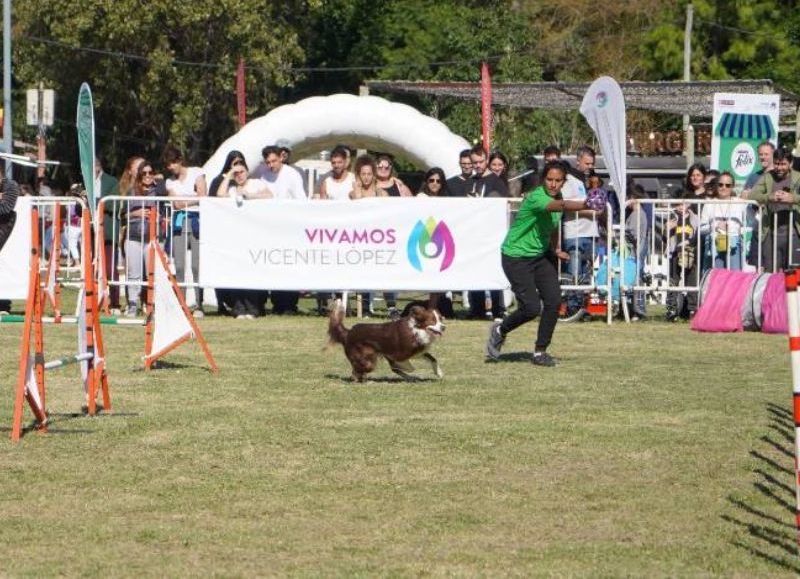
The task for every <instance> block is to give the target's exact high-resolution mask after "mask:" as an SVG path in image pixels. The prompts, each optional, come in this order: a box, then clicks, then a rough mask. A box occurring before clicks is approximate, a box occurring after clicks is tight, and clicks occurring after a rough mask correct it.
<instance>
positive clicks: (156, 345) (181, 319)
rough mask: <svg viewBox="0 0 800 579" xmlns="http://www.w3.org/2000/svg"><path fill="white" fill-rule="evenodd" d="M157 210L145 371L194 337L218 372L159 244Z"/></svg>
mask: <svg viewBox="0 0 800 579" xmlns="http://www.w3.org/2000/svg"><path fill="white" fill-rule="evenodd" d="M157 217H158V213H157V212H156V208H155V207H151V208H150V223H149V225H150V227H149V230H150V242H149V245H148V248H147V249H148V251H147V253H148V258H147V321H146V324H145V345H144V351H145V357H144V367H145V370H150V369H151V368H152V367H153V364H154V363H155V362H156V360H157V359H158V358H160V357H162V356H164V355H165V354H167V353H168V352H171V351H172V350H174V349H175V348H177V347H178V346H180V345H181V344H183V343H184V342H185V341H187V340H189V339H190V338H192V337H194V338H196V339H197V342H198V343H199V344H200V348H201V349H202V350H203V354H205V357H206V360H207V361H208V364H209V366H210V367H211V371H212V372H217V371H218V370H219V367H218V366H217V363H216V361H215V360H214V356H213V355H212V354H211V350H210V349H209V347H208V344H207V343H206V340H205V338H204V337H203V333H202V332H201V331H200V327H199V326H198V325H197V322H195V320H194V316H192V313H191V312H190V311H189V306H187V305H186V300H185V299H184V297H183V292H182V291H181V288H180V287H178V282H177V280H176V279H175V276H174V275H172V273H171V272H170V270H169V263H168V260H167V256H166V254H165V253H164V250H163V249H162V248H161V246H160V245H159V243H158V237H157V235H156V234H157V230H156V224H157Z"/></svg>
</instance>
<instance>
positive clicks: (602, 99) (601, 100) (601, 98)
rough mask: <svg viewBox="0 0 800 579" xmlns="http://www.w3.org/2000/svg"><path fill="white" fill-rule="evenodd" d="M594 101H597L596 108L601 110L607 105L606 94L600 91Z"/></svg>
mask: <svg viewBox="0 0 800 579" xmlns="http://www.w3.org/2000/svg"><path fill="white" fill-rule="evenodd" d="M595 100H596V101H597V108H599V109H602V108H603V107H604V106H606V105H607V104H608V95H607V94H606V91H604V90H601V91H600V92H599V93H597V96H595Z"/></svg>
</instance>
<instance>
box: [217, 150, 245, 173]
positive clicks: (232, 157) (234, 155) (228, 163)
mask: <svg viewBox="0 0 800 579" xmlns="http://www.w3.org/2000/svg"><path fill="white" fill-rule="evenodd" d="M237 160H238V161H241V162H242V163H244V166H245V169H246V168H247V163H246V162H245V160H244V155H243V154H242V152H241V151H236V150H234V151H231V152H230V153H228V156H227V157H225V163H224V164H223V165H222V171H220V172H219V174H220V175H225V173H227V172H228V171H230V170H231V167H232V166H233V162H234V161H237Z"/></svg>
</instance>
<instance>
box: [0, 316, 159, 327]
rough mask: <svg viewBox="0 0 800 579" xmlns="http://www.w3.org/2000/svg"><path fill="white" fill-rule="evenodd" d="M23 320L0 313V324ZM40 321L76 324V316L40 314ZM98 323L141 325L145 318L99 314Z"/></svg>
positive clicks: (23, 318)
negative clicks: (57, 316)
mask: <svg viewBox="0 0 800 579" xmlns="http://www.w3.org/2000/svg"><path fill="white" fill-rule="evenodd" d="M24 322H25V316H20V315H17V314H4V315H0V324H21V323H24ZM42 323H45V324H77V323H78V318H77V317H76V316H62V317H61V318H60V319H56V318H54V317H52V316H42ZM99 323H101V324H103V325H105V326H143V325H144V324H145V320H143V319H142V318H115V317H111V316H101V317H100V320H99Z"/></svg>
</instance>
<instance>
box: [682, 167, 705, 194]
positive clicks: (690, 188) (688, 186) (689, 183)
mask: <svg viewBox="0 0 800 579" xmlns="http://www.w3.org/2000/svg"><path fill="white" fill-rule="evenodd" d="M695 171H700V172H701V173H702V174H703V177H705V176H706V175H707V174H708V169H706V166H705V165H703V164H702V163H695V164H694V165H692V166H691V167H689V168H688V169H686V179H685V180H684V182H683V187H684V189H685V190H686V191H691V192H692V193H694V188H693V186H692V173H694V172H695Z"/></svg>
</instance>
